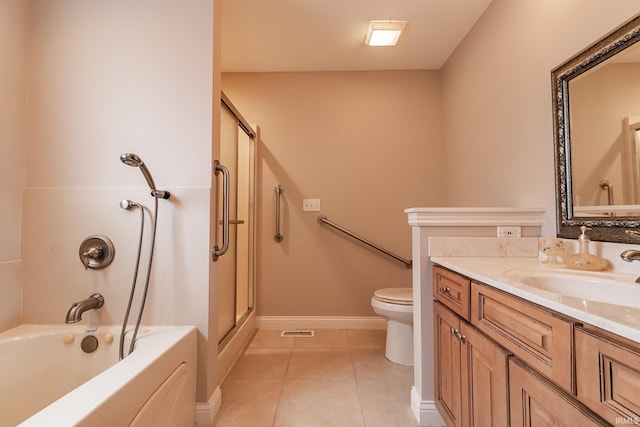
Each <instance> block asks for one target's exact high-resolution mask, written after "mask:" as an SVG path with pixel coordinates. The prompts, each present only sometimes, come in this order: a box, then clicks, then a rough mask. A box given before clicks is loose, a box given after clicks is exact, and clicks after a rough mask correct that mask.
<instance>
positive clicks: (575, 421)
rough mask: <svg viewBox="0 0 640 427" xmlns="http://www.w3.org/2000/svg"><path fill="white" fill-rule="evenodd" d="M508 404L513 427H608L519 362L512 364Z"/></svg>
mask: <svg viewBox="0 0 640 427" xmlns="http://www.w3.org/2000/svg"><path fill="white" fill-rule="evenodd" d="M509 404H510V414H511V416H510V418H511V427H525V426H526V427H548V426H557V427H560V426H564V427H594V426H609V424H608V423H607V422H605V421H604V420H602V419H600V418H599V417H598V416H597V415H595V414H593V413H592V412H591V411H589V409H587V408H586V407H585V406H583V405H582V404H580V403H579V402H578V401H576V400H575V399H573V398H572V397H571V396H570V395H569V394H567V393H566V392H565V391H563V390H562V389H560V388H559V387H558V386H556V385H554V384H553V383H551V382H550V381H549V380H547V379H545V378H544V377H543V376H541V375H540V374H538V373H537V372H535V371H533V370H532V369H531V368H528V367H527V366H526V365H525V364H524V363H522V362H521V361H519V360H517V359H516V358H511V359H510V360H509Z"/></svg>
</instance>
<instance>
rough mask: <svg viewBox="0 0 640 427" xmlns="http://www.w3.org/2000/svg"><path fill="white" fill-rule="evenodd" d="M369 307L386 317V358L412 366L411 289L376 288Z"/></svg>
mask: <svg viewBox="0 0 640 427" xmlns="http://www.w3.org/2000/svg"><path fill="white" fill-rule="evenodd" d="M371 307H373V311H374V312H375V313H376V314H377V315H379V316H382V317H384V318H386V319H387V347H386V351H385V356H386V357H387V359H389V360H390V361H391V362H393V363H398V364H400V365H408V366H413V290H412V289H411V288H385V289H378V290H377V291H375V292H374V293H373V297H372V298H371Z"/></svg>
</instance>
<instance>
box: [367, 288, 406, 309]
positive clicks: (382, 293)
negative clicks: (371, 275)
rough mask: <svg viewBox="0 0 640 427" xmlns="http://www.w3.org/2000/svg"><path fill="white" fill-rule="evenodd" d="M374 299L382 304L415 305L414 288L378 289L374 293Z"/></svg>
mask: <svg viewBox="0 0 640 427" xmlns="http://www.w3.org/2000/svg"><path fill="white" fill-rule="evenodd" d="M373 298H374V299H376V300H378V301H381V302H386V303H388V304H397V305H413V289H412V288H384V289H378V290H377V291H375V292H374V293H373Z"/></svg>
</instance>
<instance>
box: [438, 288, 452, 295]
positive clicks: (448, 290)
mask: <svg viewBox="0 0 640 427" xmlns="http://www.w3.org/2000/svg"><path fill="white" fill-rule="evenodd" d="M440 292H442V293H443V294H449V292H451V288H445V287H442V288H440Z"/></svg>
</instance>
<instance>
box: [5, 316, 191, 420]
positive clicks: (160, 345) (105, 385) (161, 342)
mask: <svg viewBox="0 0 640 427" xmlns="http://www.w3.org/2000/svg"><path fill="white" fill-rule="evenodd" d="M93 327H96V328H97V330H96V331H95V333H107V332H108V333H113V332H114V331H116V330H117V334H118V335H119V333H120V326H117V325H99V326H93V325H64V324H23V325H19V326H16V327H15V328H12V329H9V330H7V331H3V332H2V333H0V342H1V341H2V340H3V339H4V338H9V339H11V340H15V339H23V338H24V339H27V338H28V337H33V336H38V335H55V334H60V331H64V333H74V331H75V332H76V333H78V332H82V333H83V334H87V335H88V334H91V333H93V332H86V330H87V328H93ZM140 328H141V331H142V330H144V331H145V332H144V333H140V334H139V335H138V340H137V344H136V347H135V348H136V349H135V350H134V351H133V352H132V353H131V354H130V355H129V356H127V357H125V358H124V359H123V360H122V361H119V362H117V363H115V364H114V365H112V366H110V367H109V368H107V369H106V370H105V371H103V372H101V373H100V374H98V375H96V376H95V377H93V378H91V379H90V380H89V381H87V382H85V383H83V384H81V385H80V386H78V387H77V388H75V389H74V390H72V391H70V392H69V393H67V394H66V395H64V396H62V397H60V398H59V399H58V400H56V401H54V402H53V403H51V404H50V405H48V406H47V407H45V408H43V409H42V410H41V411H39V412H37V413H35V414H33V415H32V416H31V417H29V418H27V419H26V420H24V421H22V422H21V423H20V424H18V426H19V427H36V426H42V425H51V423H54V424H56V423H57V424H58V425H70V426H71V425H81V424H82V423H83V422H87V420H89V419H90V418H91V416H92V414H93V413H94V412H95V411H96V410H97V409H99V408H102V407H103V406H104V405H105V404H107V403H108V401H109V400H110V399H111V398H112V397H113V396H114V395H116V394H117V393H118V392H121V391H122V390H123V389H124V388H125V387H126V386H128V385H130V384H131V383H132V382H133V381H134V379H135V377H136V376H140V375H142V374H143V372H144V371H145V369H146V368H148V367H150V366H152V365H153V364H154V362H157V361H159V360H160V359H162V358H163V357H166V356H167V355H170V356H171V358H172V361H167V363H168V373H170V372H172V371H173V369H175V367H176V366H177V364H178V361H179V360H181V359H184V358H186V357H183V356H185V355H184V354H182V353H183V352H182V351H180V350H179V349H181V348H182V347H181V346H182V345H188V346H191V347H192V350H190V351H189V353H190V354H189V356H188V358H189V359H190V360H184V362H187V363H189V362H190V363H191V364H192V369H193V370H194V373H195V363H196V339H197V328H196V327H195V326H193V325H141V327H140ZM54 331H55V332H54ZM18 333H22V335H19V334H18ZM64 333H62V334H60V335H61V336H63V335H64ZM113 335H114V336H115V337H116V338H117V335H116V334H115V333H113ZM115 345H117V343H115ZM171 367H173V368H171ZM154 379H155V378H154ZM164 379H165V378H164V377H162V378H157V380H158V381H157V382H158V383H161V382H162V381H164ZM149 388H153V384H150V385H149ZM141 396H142V395H141ZM193 396H194V402H195V387H194V390H193ZM145 400H146V398H143V397H141V398H140V404H141V405H142V404H144V402H145ZM139 409H140V408H138V410H139ZM194 411H195V408H194ZM134 415H135V414H134ZM43 423H45V424H43Z"/></svg>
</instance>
